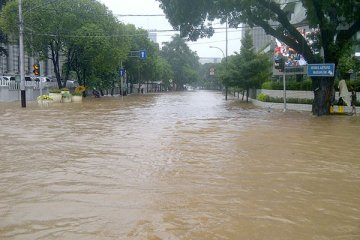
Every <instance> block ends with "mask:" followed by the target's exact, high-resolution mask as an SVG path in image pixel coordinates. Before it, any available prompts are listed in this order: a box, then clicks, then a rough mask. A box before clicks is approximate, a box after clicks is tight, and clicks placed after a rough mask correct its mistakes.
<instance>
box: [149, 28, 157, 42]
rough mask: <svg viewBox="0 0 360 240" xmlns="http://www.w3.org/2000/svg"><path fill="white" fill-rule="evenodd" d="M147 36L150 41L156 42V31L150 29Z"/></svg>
mask: <svg viewBox="0 0 360 240" xmlns="http://www.w3.org/2000/svg"><path fill="white" fill-rule="evenodd" d="M148 37H149V39H150V41H152V42H154V43H157V33H156V32H151V30H150V31H149V35H148Z"/></svg>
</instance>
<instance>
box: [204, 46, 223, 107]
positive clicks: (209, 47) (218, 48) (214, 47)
mask: <svg viewBox="0 0 360 240" xmlns="http://www.w3.org/2000/svg"><path fill="white" fill-rule="evenodd" d="M209 48H216V49H218V50H220V51H221V53H222V55H223V58H225V68H227V56H225V53H224V51H223V50H222V49H221V48H219V47H215V46H209ZM227 92H228V87H227V84H226V83H225V100H227V99H228V97H227V95H228V93H227Z"/></svg>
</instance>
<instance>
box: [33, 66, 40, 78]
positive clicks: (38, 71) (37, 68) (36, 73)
mask: <svg viewBox="0 0 360 240" xmlns="http://www.w3.org/2000/svg"><path fill="white" fill-rule="evenodd" d="M33 73H34V75H35V76H40V65H39V64H34V65H33Z"/></svg>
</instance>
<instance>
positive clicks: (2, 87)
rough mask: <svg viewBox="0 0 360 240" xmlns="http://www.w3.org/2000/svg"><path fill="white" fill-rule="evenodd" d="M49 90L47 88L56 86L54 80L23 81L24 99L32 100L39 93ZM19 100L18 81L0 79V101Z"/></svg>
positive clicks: (45, 92)
mask: <svg viewBox="0 0 360 240" xmlns="http://www.w3.org/2000/svg"><path fill="white" fill-rule="evenodd" d="M40 87H42V92H43V94H47V93H48V92H49V88H54V87H57V83H56V82H45V83H41V85H40V82H38V81H25V91H26V100H28V101H34V100H36V98H37V97H38V96H39V95H40ZM14 101H20V83H19V82H16V81H13V80H3V79H0V102H14Z"/></svg>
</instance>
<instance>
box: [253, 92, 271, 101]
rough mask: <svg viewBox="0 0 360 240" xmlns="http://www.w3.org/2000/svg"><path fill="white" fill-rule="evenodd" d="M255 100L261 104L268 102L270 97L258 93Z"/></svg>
mask: <svg viewBox="0 0 360 240" xmlns="http://www.w3.org/2000/svg"><path fill="white" fill-rule="evenodd" d="M256 99H257V100H259V101H262V102H269V101H270V96H269V95H267V94H265V93H260V94H259V95H257V96H256Z"/></svg>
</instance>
